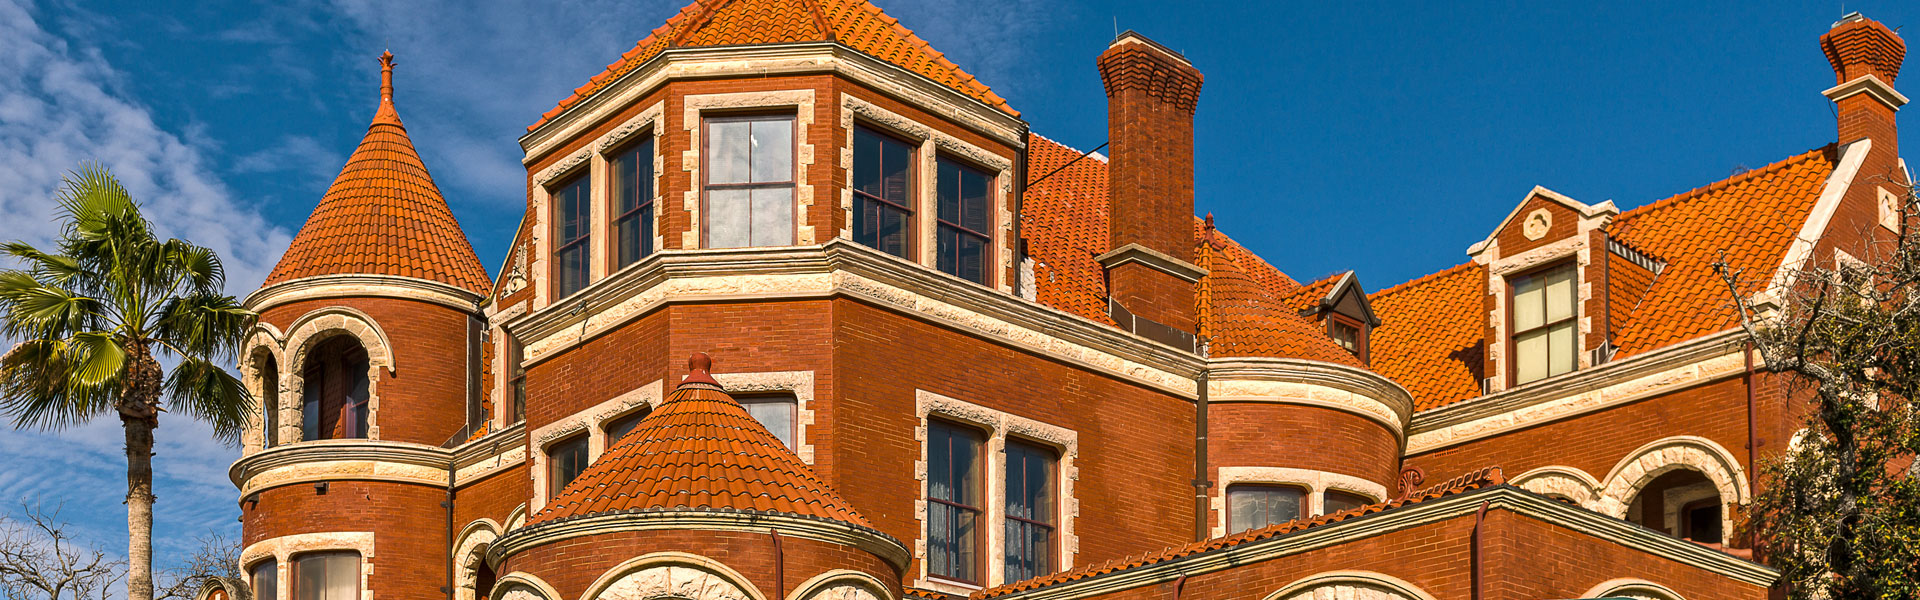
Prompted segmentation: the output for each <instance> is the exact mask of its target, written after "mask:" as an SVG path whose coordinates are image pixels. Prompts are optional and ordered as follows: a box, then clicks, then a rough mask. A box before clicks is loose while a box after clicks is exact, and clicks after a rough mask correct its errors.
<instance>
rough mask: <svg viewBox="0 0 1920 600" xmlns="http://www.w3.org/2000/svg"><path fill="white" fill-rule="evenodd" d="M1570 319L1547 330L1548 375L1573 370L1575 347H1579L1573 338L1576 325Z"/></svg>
mask: <svg viewBox="0 0 1920 600" xmlns="http://www.w3.org/2000/svg"><path fill="white" fill-rule="evenodd" d="M1574 325H1575V323H1574V322H1572V321H1569V322H1566V323H1561V324H1559V325H1555V326H1554V327H1553V329H1551V330H1549V331H1548V332H1547V362H1548V366H1549V372H1548V373H1547V374H1548V375H1549V376H1552V375H1559V374H1561V373H1566V372H1569V371H1572V370H1573V367H1574V365H1575V360H1574V358H1575V357H1576V356H1578V355H1576V354H1575V349H1576V348H1578V347H1579V345H1578V344H1577V341H1578V340H1575V339H1574V338H1575V337H1576V336H1575V335H1574V331H1575V329H1576V327H1575V326H1574Z"/></svg>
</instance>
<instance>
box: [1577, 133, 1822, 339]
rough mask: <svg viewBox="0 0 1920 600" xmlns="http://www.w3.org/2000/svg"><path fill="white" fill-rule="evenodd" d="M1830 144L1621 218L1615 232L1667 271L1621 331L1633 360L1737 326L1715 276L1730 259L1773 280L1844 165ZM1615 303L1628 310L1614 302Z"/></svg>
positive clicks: (1617, 331) (1616, 333)
mask: <svg viewBox="0 0 1920 600" xmlns="http://www.w3.org/2000/svg"><path fill="white" fill-rule="evenodd" d="M1836 151H1837V148H1836V147H1834V146H1826V147H1823V148H1817V149H1814V150H1810V151H1807V152H1805V153H1802V154H1800V155H1798V156H1794V157H1792V158H1788V159H1786V160H1783V161H1780V162H1777V163H1774V164H1771V165H1767V166H1765V167H1762V168H1759V169H1754V170H1751V171H1747V172H1745V173H1741V174H1739V175H1735V176H1733V177H1729V178H1727V179H1725V180H1723V181H1719V182H1716V183H1714V184H1712V185H1709V186H1706V187H1703V188H1699V189H1696V190H1693V191H1689V192H1686V193H1684V194H1680V195H1677V196H1674V197H1672V198H1668V199H1665V200H1661V201H1659V202H1655V203H1653V204H1649V205H1647V206H1643V207H1640V208H1636V209H1634V210H1631V211H1627V212H1626V213H1623V214H1621V215H1620V216H1619V217H1618V218H1617V219H1615V220H1614V223H1613V225H1612V226H1611V227H1609V231H1608V233H1609V234H1610V235H1612V236H1613V237H1614V238H1617V239H1619V240H1620V241H1621V242H1624V243H1625V244H1627V245H1628V246H1631V247H1633V248H1635V249H1637V250H1640V251H1642V252H1644V253H1646V254H1648V255H1651V256H1653V257H1655V258H1658V259H1660V260H1662V261H1665V262H1666V263H1667V269H1666V270H1665V271H1664V272H1662V273H1661V274H1660V277H1659V278H1658V279H1657V280H1655V281H1654V283H1653V286H1652V287H1651V288H1649V289H1648V290H1647V293H1646V296H1645V297H1644V298H1641V299H1636V300H1635V301H1636V302H1637V303H1638V305H1639V309H1638V310H1635V311H1634V312H1633V314H1631V315H1629V316H1628V317H1627V319H1626V320H1625V322H1621V323H1614V324H1613V342H1614V344H1615V345H1616V346H1618V347H1619V348H1620V354H1618V355H1617V356H1619V357H1625V356H1630V355H1634V354H1640V353H1643V352H1647V351H1649V350H1654V349H1656V348H1660V347H1663V346H1667V345H1670V344H1674V343H1677V342H1682V341H1686V340H1689V339H1693V338H1696V337H1700V336H1702V335H1706V334H1709V333H1714V332H1718V331H1723V330H1726V329H1727V328H1730V327H1733V326H1734V324H1735V321H1734V316H1735V315H1734V312H1733V305H1732V299H1731V298H1730V297H1729V296H1728V292H1727V288H1726V284H1724V283H1722V282H1721V280H1720V277H1719V275H1716V274H1715V273H1714V272H1713V263H1714V261H1717V260H1720V255H1721V252H1722V251H1725V253H1726V260H1727V262H1728V263H1729V264H1730V265H1731V266H1732V267H1733V268H1735V269H1740V270H1743V271H1745V272H1746V273H1748V274H1750V275H1751V276H1754V277H1767V276H1771V274H1772V273H1773V271H1774V269H1777V268H1779V266H1780V260H1781V258H1782V257H1784V256H1785V255H1786V251H1787V247H1788V246H1791V245H1792V244H1793V239H1794V237H1795V236H1796V235H1798V234H1799V232H1800V226H1801V225H1802V224H1803V223H1805V222H1806V220H1807V216H1808V215H1809V214H1810V213H1811V212H1812V211H1813V206H1814V204H1815V202H1816V201H1817V200H1818V199H1819V197H1820V190H1821V188H1822V187H1824V186H1825V185H1826V182H1827V178H1828V177H1829V176H1831V175H1832V174H1833V170H1834V168H1835V166H1836V164H1837V162H1838V160H1837V156H1836V155H1835V153H1836ZM1613 301H1614V302H1616V303H1618V302H1621V299H1619V298H1615V299H1613Z"/></svg>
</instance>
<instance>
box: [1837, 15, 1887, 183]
mask: <svg viewBox="0 0 1920 600" xmlns="http://www.w3.org/2000/svg"><path fill="white" fill-rule="evenodd" d="M1820 49H1821V50H1823V51H1825V52H1826V54H1827V62H1829V63H1832V64H1833V74H1834V79H1835V83H1838V84H1839V85H1835V86H1834V87H1832V88H1830V89H1828V90H1826V91H1825V92H1822V93H1824V94H1826V96H1827V97H1828V98H1831V99H1832V100H1833V102H1834V104H1836V105H1837V107H1836V108H1837V111H1838V112H1839V115H1840V123H1839V125H1840V138H1839V141H1840V143H1841V144H1848V143H1851V142H1854V141H1857V140H1861V139H1870V140H1873V152H1872V154H1873V155H1877V156H1880V157H1892V158H1891V160H1898V157H1899V156H1900V146H1899V144H1900V142H1899V136H1898V135H1897V129H1896V128H1895V126H1894V119H1893V117H1894V112H1895V111H1897V110H1900V105H1903V104H1906V103H1907V97H1906V96H1902V95H1900V92H1898V91H1895V90H1894V89H1893V81H1894V79H1896V78H1898V77H1899V76H1900V63H1901V62H1902V61H1904V60H1905V59H1906V57H1907V43H1906V42H1903V41H1901V40H1900V36H1898V35H1895V34H1894V33H1893V30H1891V29H1888V28H1887V26H1886V25H1882V24H1880V22H1879V21H1875V20H1872V19H1868V18H1866V17H1863V16H1860V13H1857V12H1856V13H1852V14H1849V15H1847V16H1845V17H1842V18H1841V19H1840V21H1839V22H1836V23H1834V24H1833V29H1831V30H1828V31H1827V34H1826V35H1822V36H1820Z"/></svg>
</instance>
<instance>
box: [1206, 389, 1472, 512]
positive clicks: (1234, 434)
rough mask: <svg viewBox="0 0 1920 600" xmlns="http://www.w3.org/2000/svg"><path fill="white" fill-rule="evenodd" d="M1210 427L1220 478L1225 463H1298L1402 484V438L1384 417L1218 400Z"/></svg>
mask: <svg viewBox="0 0 1920 600" xmlns="http://www.w3.org/2000/svg"><path fill="white" fill-rule="evenodd" d="M1207 430H1208V431H1207V462H1209V463H1211V465H1210V466H1211V467H1213V469H1214V476H1213V479H1214V481H1216V482H1218V481H1219V480H1220V478H1219V468H1220V467H1293V468H1298V469H1312V470H1316V471H1327V472H1332V473H1340V474H1342V475H1352V476H1354V477H1359V478H1361V479H1365V480H1368V481H1372V482H1374V483H1378V484H1380V485H1382V486H1384V487H1386V488H1387V491H1388V492H1389V493H1391V492H1393V491H1394V489H1395V486H1396V485H1397V480H1398V476H1399V473H1400V440H1399V438H1397V437H1395V436H1394V434H1393V432H1392V431H1390V430H1388V429H1387V428H1386V426H1385V425H1381V424H1380V422H1378V421H1374V420H1372V419H1368V418H1366V417H1362V416H1359V415H1355V414H1353V413H1349V412H1342V411H1338V410H1333V409H1329V408H1320V407H1316V406H1301V405H1298V404H1278V403H1272V402H1217V403H1209V404H1208V405H1207ZM1449 476H1451V475H1449ZM1218 492H1219V490H1215V493H1216V494H1217V493H1218ZM1379 500H1385V498H1379Z"/></svg>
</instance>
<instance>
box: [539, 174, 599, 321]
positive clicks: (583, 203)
mask: <svg viewBox="0 0 1920 600" xmlns="http://www.w3.org/2000/svg"><path fill="white" fill-rule="evenodd" d="M589 183H590V182H589V181H588V178H587V176H586V174H584V173H583V174H579V175H575V176H573V178H571V179H568V180H566V181H565V182H563V183H561V184H560V185H559V186H557V187H555V188H553V191H552V197H553V201H552V203H550V204H549V205H550V206H552V207H553V222H554V231H553V234H554V235H553V238H554V240H553V265H554V266H553V268H554V271H553V281H554V296H555V297H556V298H565V297H567V296H571V295H573V293H574V292H578V291H580V290H581V289H582V288H585V287H587V279H588V277H589V272H588V261H589V260H590V258H589V256H590V254H591V253H592V252H593V245H592V244H591V243H590V242H591V241H592V238H593V206H592V204H593V201H592V198H593V192H592V190H591V189H590V187H591V186H590V185H589Z"/></svg>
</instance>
